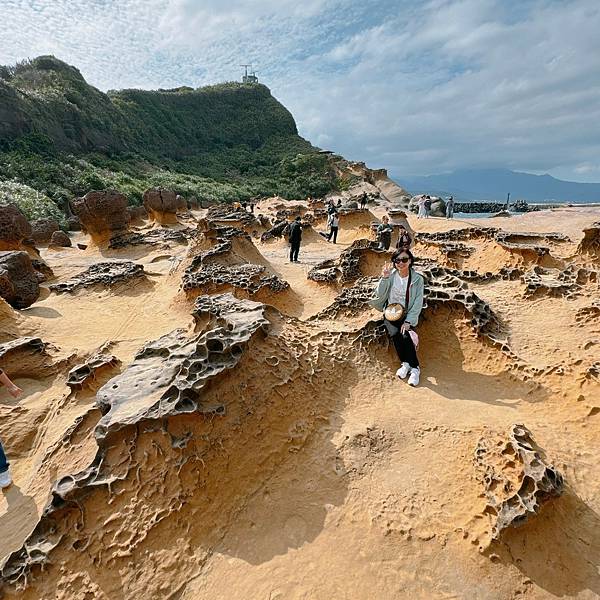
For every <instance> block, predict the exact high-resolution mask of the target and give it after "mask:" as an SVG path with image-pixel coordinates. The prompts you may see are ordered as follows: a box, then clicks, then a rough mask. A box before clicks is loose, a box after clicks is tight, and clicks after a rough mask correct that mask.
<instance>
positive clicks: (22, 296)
mask: <svg viewBox="0 0 600 600" xmlns="http://www.w3.org/2000/svg"><path fill="white" fill-rule="evenodd" d="M39 295H40V285H39V281H38V275H37V273H36V271H35V270H34V268H33V265H32V264H31V259H30V258H29V254H27V252H23V251H10V252H5V251H3V252H0V296H2V298H4V299H5V300H6V301H7V302H8V303H9V304H10V305H11V306H12V307H14V308H27V307H28V306H31V305H32V304H33V303H34V302H35V301H36V300H37V299H38V297H39Z"/></svg>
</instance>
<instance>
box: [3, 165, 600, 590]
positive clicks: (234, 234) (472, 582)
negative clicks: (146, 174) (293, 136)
mask: <svg viewBox="0 0 600 600" xmlns="http://www.w3.org/2000/svg"><path fill="white" fill-rule="evenodd" d="M357 168H359V167H357ZM372 180H373V182H374V183H373V184H369V185H375V183H378V184H379V185H383V184H384V183H385V181H386V180H385V175H384V174H383V173H378V172H373V173H372ZM382 182H383V183H382ZM88 200H89V198H88ZM96 204H98V206H104V204H103V202H100V200H99V201H98V203H94V206H96ZM117 204H118V207H117V208H119V207H120V206H121V205H120V204H119V203H118V202H117ZM86 206H87V208H86V210H89V206H88V205H86ZM90 206H91V205H90ZM388 206H389V201H388V200H387V199H383V200H382V201H381V203H380V204H377V203H370V204H369V210H364V211H361V210H354V209H353V210H349V211H347V212H344V211H341V216H340V232H339V236H338V243H337V244H336V245H333V244H330V243H328V242H327V241H326V240H325V238H324V236H323V235H322V234H323V233H324V232H325V229H326V215H324V214H323V212H322V208H319V207H316V206H315V208H314V210H313V209H311V208H309V207H308V206H307V205H305V204H304V203H294V204H293V205H290V206H286V205H285V203H283V202H282V201H281V200H279V199H269V200H265V201H262V202H261V203H260V205H259V206H258V207H257V209H256V214H255V215H254V216H252V215H251V214H250V213H247V214H246V213H244V214H242V212H243V211H232V210H229V209H228V210H222V209H216V208H214V209H211V212H210V214H207V211H205V210H193V211H191V212H187V211H186V214H185V215H178V216H177V218H176V219H175V222H173V223H170V224H169V225H168V226H162V227H161V226H159V225H157V223H156V222H155V221H154V220H141V219H142V217H143V214H141V213H140V215H139V216H138V219H139V220H138V222H137V225H136V227H131V228H130V229H129V230H124V228H123V226H125V225H127V223H128V222H129V214H128V212H127V210H126V209H125V207H123V210H122V211H121V209H120V208H119V210H118V211H117V212H118V215H117V217H115V218H114V219H113V217H112V216H110V215H112V214H113V213H112V212H111V211H112V208H111V210H110V211H109V210H108V209H106V211H104V212H102V213H101V214H102V215H105V216H94V217H93V218H92V217H89V218H88V217H87V216H86V213H85V211H84V210H83V208H82V209H81V211H79V213H78V214H80V215H81V218H82V221H83V222H84V225H85V227H86V229H88V231H91V232H92V233H93V232H97V231H103V234H102V235H96V234H95V233H94V235H93V236H91V235H90V234H88V233H83V232H74V233H72V234H71V238H72V241H73V247H71V248H61V247H52V248H50V249H45V248H44V249H42V251H41V258H42V259H43V260H44V261H46V263H47V265H48V267H49V268H50V269H51V273H52V276H51V277H50V279H51V280H50V281H48V282H44V283H42V284H41V293H40V295H39V299H38V300H37V301H35V302H34V303H33V304H32V305H31V306H30V307H29V308H26V309H24V310H16V309H15V308H13V307H11V306H10V305H9V304H7V303H6V302H4V301H1V300H0V367H1V368H3V369H4V370H5V371H6V372H7V374H8V375H9V376H10V377H12V378H13V379H14V381H15V383H17V385H19V386H20V387H21V388H22V389H23V390H24V394H23V395H22V396H21V397H20V398H18V399H14V398H12V397H10V396H8V394H6V392H5V390H3V389H1V388H0V394H2V395H1V397H0V400H1V404H0V411H1V417H2V418H1V419H0V439H2V442H3V445H4V447H5V450H6V453H7V455H8V457H9V460H10V462H11V470H12V474H13V478H14V484H13V485H12V486H11V487H9V488H7V489H5V490H4V491H3V493H2V495H0V556H1V557H2V585H3V588H2V591H3V593H4V597H6V598H19V599H25V600H29V599H31V600H33V599H35V600H38V599H40V598H43V599H46V598H47V599H54V598H59V599H64V600H67V599H68V600H71V599H73V598H99V599H106V600H113V599H115V598H122V599H129V598H148V599H155V598H156V599H159V598H161V599H162V598H173V599H175V598H176V599H178V600H197V599H201V598H206V599H209V598H210V599H211V600H214V599H221V598H222V599H227V600H230V599H233V600H237V599H239V600H242V599H244V600H246V599H248V598H265V599H268V598H270V599H274V598H279V599H281V600H283V599H286V600H287V599H306V598H311V599H323V600H329V599H332V598H352V599H371V598H427V599H430V598H461V599H462V598H464V599H475V598H477V599H484V600H488V599H489V600H505V599H509V598H528V599H534V600H538V599H546V598H556V597H560V598H577V599H579V600H588V599H592V598H598V597H600V575H599V566H600V517H599V516H598V515H599V514H600V460H599V458H600V449H599V447H598V439H600V401H599V398H600V293H599V287H598V286H599V281H600V277H599V270H600V263H599V262H598V254H597V252H596V251H597V239H598V235H597V223H598V222H599V220H600V212H599V210H598V209H587V210H586V209H573V208H571V209H560V210H552V211H541V212H536V213H529V214H524V215H519V216H514V217H512V218H511V219H502V218H500V217H499V218H496V219H494V218H492V219H471V220H446V219H443V218H430V219H427V220H419V219H416V218H415V216H414V215H412V214H409V215H408V217H406V219H405V218H404V217H402V221H403V222H405V221H406V222H407V225H408V226H409V231H410V232H411V234H414V235H413V237H414V241H413V248H412V249H413V251H414V254H415V256H416V257H417V259H418V260H417V264H416V269H417V270H418V271H419V272H421V273H422V274H423V277H424V278H425V282H426V290H425V308H424V310H423V312H422V315H421V320H420V324H419V327H418V333H419V337H420V347H419V357H420V360H421V363H422V374H421V385H420V386H419V387H417V388H411V387H409V386H407V385H406V383H405V382H404V381H400V380H398V379H397V378H396V376H395V371H396V369H397V368H398V366H399V365H398V359H397V357H396V355H395V353H394V351H393V348H392V347H391V345H390V344H389V342H388V339H387V337H386V333H385V330H384V329H383V327H382V325H381V320H380V313H378V312H377V311H375V310H373V309H371V308H369V305H368V300H369V298H370V296H371V294H372V290H373V288H374V286H375V285H376V283H377V279H378V276H379V274H380V272H381V269H382V267H383V265H384V264H385V263H386V262H388V261H389V259H390V256H391V251H390V252H387V253H386V252H382V251H379V250H377V246H376V244H375V243H374V240H373V238H372V225H373V223H377V222H378V221H379V219H380V218H381V217H382V215H383V214H384V212H385V210H386V208H387V207H388ZM98 210H99V209H98ZM319 211H321V212H319ZM122 213H123V214H122ZM259 213H260V214H259ZM95 214H96V213H95ZM97 214H98V215H99V214H100V213H97ZM124 214H126V215H127V216H124ZM296 214H300V215H302V216H303V219H304V220H305V221H306V222H307V225H308V226H307V227H306V228H305V230H304V233H303V243H302V247H301V250H300V263H298V264H293V263H290V262H289V246H288V245H287V242H286V240H285V238H284V237H283V236H282V235H281V232H278V233H277V234H273V235H269V236H264V235H263V234H264V233H265V232H267V231H270V230H272V229H273V226H274V225H276V224H277V223H280V222H282V221H285V220H290V219H292V218H294V217H295V215H296ZM90 223H91V224H92V225H91V227H92V229H91V230H90V228H89V227H90ZM98 223H101V224H102V226H101V227H100V226H98V227H96V225H97V224H98ZM115 224H118V227H116V225H115ZM115 227H116V228H115ZM107 230H109V232H110V235H109V236H106V235H105V234H106V231H107ZM117 231H118V234H117V233H116V232H117ZM261 237H262V240H263V241H261ZM396 237H397V232H396V231H395V232H394V237H393V240H392V246H393V245H394V244H395V241H396Z"/></svg>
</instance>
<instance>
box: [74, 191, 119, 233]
mask: <svg viewBox="0 0 600 600" xmlns="http://www.w3.org/2000/svg"><path fill="white" fill-rule="evenodd" d="M71 208H72V210H73V212H74V213H75V215H76V216H77V217H79V220H80V221H81V224H82V226H83V227H84V229H86V230H87V232H88V233H89V234H90V235H91V236H92V237H106V236H108V235H110V234H113V233H120V232H122V231H124V230H126V229H127V226H128V225H129V212H128V211H127V198H126V197H125V196H124V195H123V194H121V193H119V192H117V191H114V190H104V191H101V192H88V193H87V194H86V195H85V196H83V198H75V200H73V201H72V202H71Z"/></svg>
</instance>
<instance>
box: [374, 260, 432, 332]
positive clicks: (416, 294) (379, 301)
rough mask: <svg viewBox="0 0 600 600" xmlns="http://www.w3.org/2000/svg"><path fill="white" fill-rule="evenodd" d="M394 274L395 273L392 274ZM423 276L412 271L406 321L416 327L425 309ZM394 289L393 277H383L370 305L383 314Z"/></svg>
mask: <svg viewBox="0 0 600 600" xmlns="http://www.w3.org/2000/svg"><path fill="white" fill-rule="evenodd" d="M392 274H393V273H392ZM424 284H425V282H424V280H423V276H422V275H420V274H419V273H417V272H416V271H415V270H414V269H411V274H410V289H409V291H408V308H407V312H406V318H405V321H406V322H407V323H410V324H411V325H412V326H413V327H416V326H417V324H418V322H419V315H420V314H421V309H422V308H423V288H424ZM391 289H392V276H391V275H390V276H389V277H382V278H381V279H380V280H379V283H378V284H377V288H376V289H375V295H374V297H373V298H372V299H371V300H369V304H370V305H371V306H372V307H373V308H376V309H377V310H380V311H381V312H383V311H384V310H385V307H386V306H387V304H388V298H389V296H390V290H391Z"/></svg>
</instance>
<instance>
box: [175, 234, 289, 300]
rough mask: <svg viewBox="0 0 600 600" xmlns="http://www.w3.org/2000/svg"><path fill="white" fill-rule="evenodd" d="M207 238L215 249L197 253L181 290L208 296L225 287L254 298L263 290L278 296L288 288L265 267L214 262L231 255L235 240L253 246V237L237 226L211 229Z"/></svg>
mask: <svg viewBox="0 0 600 600" xmlns="http://www.w3.org/2000/svg"><path fill="white" fill-rule="evenodd" d="M204 237H205V238H206V239H207V240H209V241H211V242H212V243H213V246H211V247H210V248H208V249H207V250H203V251H200V252H199V253H198V254H196V256H194V257H193V259H192V261H191V263H190V265H189V266H188V267H187V269H186V270H185V272H184V274H183V278H182V289H183V290H184V291H185V292H194V291H200V292H201V293H203V294H205V293H212V292H214V291H220V290H221V289H222V287H223V286H231V287H233V288H235V289H240V290H244V291H245V292H247V293H248V294H250V295H254V294H257V293H258V292H261V291H263V290H265V291H270V292H274V293H278V292H282V291H285V290H287V289H289V284H288V283H287V282H286V281H283V280H281V279H279V277H277V276H275V275H270V274H269V273H268V271H267V269H266V268H265V267H264V266H262V265H256V264H252V263H244V264H223V263H222V262H215V261H214V259H215V258H217V257H225V256H226V255H228V254H229V253H230V252H231V250H232V248H233V246H232V239H234V238H243V239H244V240H246V241H248V242H250V243H251V239H250V236H249V235H248V234H247V233H246V232H244V231H243V230H241V229H237V228H234V227H211V228H209V229H208V230H206V231H205V232H204Z"/></svg>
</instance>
